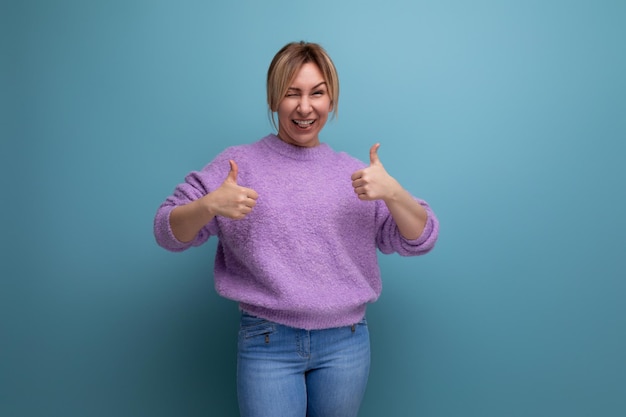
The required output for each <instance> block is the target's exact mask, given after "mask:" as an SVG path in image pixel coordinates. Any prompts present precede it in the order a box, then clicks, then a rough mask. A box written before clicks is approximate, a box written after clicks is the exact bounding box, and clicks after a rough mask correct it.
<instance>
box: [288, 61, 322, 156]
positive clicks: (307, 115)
mask: <svg viewBox="0 0 626 417" xmlns="http://www.w3.org/2000/svg"><path fill="white" fill-rule="evenodd" d="M330 111H332V105H331V102H330V96H329V95H328V86H327V85H326V82H325V81H324V77H323V76H322V72H321V71H320V69H319V68H318V67H317V65H315V64H313V63H307V64H304V65H302V68H300V70H299V71H298V72H297V73H296V76H295V78H294V79H293V81H292V82H291V84H290V86H289V89H288V90H287V93H286V94H285V97H283V99H282V100H281V102H280V104H279V105H278V137H279V138H280V139H282V140H283V141H285V142H287V143H290V144H292V145H297V146H303V147H313V146H317V145H319V143H320V141H319V136H318V135H319V132H320V131H321V130H322V128H323V127H324V125H325V124H326V120H328V113H329V112H330Z"/></svg>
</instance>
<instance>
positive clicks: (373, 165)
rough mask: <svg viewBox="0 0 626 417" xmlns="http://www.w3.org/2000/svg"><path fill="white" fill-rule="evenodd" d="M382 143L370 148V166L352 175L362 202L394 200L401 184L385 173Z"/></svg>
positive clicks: (353, 184) (353, 185)
mask: <svg viewBox="0 0 626 417" xmlns="http://www.w3.org/2000/svg"><path fill="white" fill-rule="evenodd" d="M379 147H380V143H377V144H375V145H374V146H372V147H371V148H370V166H369V167H367V168H364V169H361V170H359V171H357V172H355V173H354V174H352V187H353V188H354V192H355V193H356V195H357V196H358V197H359V199H361V200H365V201H369V200H385V201H386V200H388V199H391V198H393V196H394V194H395V193H396V192H397V190H398V188H399V187H400V184H398V182H397V181H396V180H395V179H394V178H393V177H392V176H391V175H389V174H388V173H387V171H385V168H384V167H383V164H382V162H380V158H379V157H378V148H379Z"/></svg>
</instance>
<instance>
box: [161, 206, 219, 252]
mask: <svg viewBox="0 0 626 417" xmlns="http://www.w3.org/2000/svg"><path fill="white" fill-rule="evenodd" d="M213 217H215V215H214V214H213V213H212V212H211V210H210V209H209V208H208V207H207V206H206V205H205V204H203V201H202V199H198V200H195V201H192V202H191V203H188V204H185V205H183V206H178V207H176V208H175V209H174V210H172V212H171V213H170V227H171V229H172V233H173V234H174V237H176V239H178V240H179V241H181V242H191V241H192V240H193V239H194V238H195V237H196V235H197V234H198V232H199V231H200V229H202V228H203V227H204V226H205V225H206V224H207V223H209V222H210V221H211V220H212V219H213Z"/></svg>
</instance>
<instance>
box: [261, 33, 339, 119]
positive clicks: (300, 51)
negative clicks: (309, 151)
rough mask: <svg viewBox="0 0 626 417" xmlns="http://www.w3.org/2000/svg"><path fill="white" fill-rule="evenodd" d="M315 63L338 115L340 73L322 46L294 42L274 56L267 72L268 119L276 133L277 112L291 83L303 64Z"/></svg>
mask: <svg viewBox="0 0 626 417" xmlns="http://www.w3.org/2000/svg"><path fill="white" fill-rule="evenodd" d="M308 63H313V64H315V65H317V67H318V68H319V69H320V71H321V73H322V75H323V77H324V81H325V82H326V86H327V88H328V95H329V96H330V105H331V108H332V113H333V117H335V116H336V115H337V105H338V102H339V77H338V75H337V69H336V68H335V64H333V61H332V59H330V56H328V53H327V52H326V51H325V50H324V48H322V47H321V46H320V45H318V44H316V43H312V42H304V41H300V42H291V43H288V44H287V45H285V46H283V47H282V48H281V50H280V51H278V52H277V53H276V55H274V59H272V63H271V64H270V67H269V69H268V70H267V105H268V116H269V117H270V119H271V121H272V124H273V125H274V127H275V128H276V129H278V127H277V126H276V121H275V120H274V112H276V111H278V105H279V104H280V102H281V101H282V99H283V98H284V97H285V94H286V93H287V90H288V89H289V85H290V83H291V82H292V81H293V79H294V78H295V76H296V74H297V73H298V71H299V70H300V68H302V66H303V65H304V64H308Z"/></svg>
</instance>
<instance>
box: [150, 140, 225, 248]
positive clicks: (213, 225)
mask: <svg viewBox="0 0 626 417" xmlns="http://www.w3.org/2000/svg"><path fill="white" fill-rule="evenodd" d="M228 159H229V158H228V155H227V154H226V152H224V153H222V154H220V155H218V156H217V157H216V158H215V160H213V161H212V162H211V163H210V164H208V165H207V166H205V167H204V168H203V169H202V170H201V171H193V172H191V173H190V174H188V175H187V176H186V177H185V182H183V183H181V184H179V185H178V186H176V188H175V190H174V193H173V194H172V195H170V196H169V197H167V198H166V199H165V201H164V202H163V204H161V206H159V208H158V209H157V212H156V215H155V217H154V237H155V239H156V242H157V243H158V244H159V246H161V247H163V248H165V249H167V250H169V251H172V252H181V251H184V250H186V249H188V248H190V247H192V246H200V245H201V244H203V243H204V242H206V241H207V240H208V239H209V237H210V236H213V235H217V233H218V223H217V221H216V219H215V218H213V219H212V220H211V221H210V222H209V223H207V224H206V225H205V226H204V227H203V228H202V229H200V231H199V232H198V234H197V235H196V237H195V238H194V239H193V240H192V241H190V242H181V241H179V240H178V239H176V237H175V236H174V233H173V232H172V227H171V224H170V214H171V212H172V210H174V209H175V208H176V207H178V206H182V205H185V204H188V203H190V202H192V201H195V200H197V199H199V198H200V197H203V196H205V195H206V194H208V193H210V192H212V191H213V190H215V189H217V188H218V187H219V186H220V185H221V183H222V182H223V181H224V179H225V178H226V176H227V175H228V170H229V167H230V165H229V163H228Z"/></svg>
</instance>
